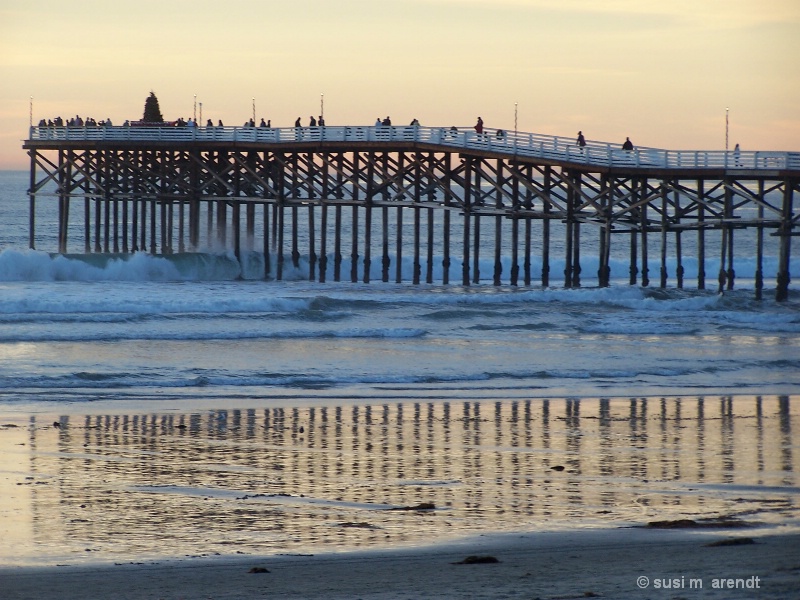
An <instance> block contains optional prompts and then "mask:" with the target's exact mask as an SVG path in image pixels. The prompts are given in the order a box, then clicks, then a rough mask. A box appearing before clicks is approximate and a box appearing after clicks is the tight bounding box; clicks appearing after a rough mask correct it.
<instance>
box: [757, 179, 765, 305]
mask: <svg viewBox="0 0 800 600" xmlns="http://www.w3.org/2000/svg"><path fill="white" fill-rule="evenodd" d="M758 200H759V202H758V225H757V228H756V273H755V290H756V300H761V299H762V297H763V290H764V204H763V202H764V180H763V179H759V180H758Z"/></svg>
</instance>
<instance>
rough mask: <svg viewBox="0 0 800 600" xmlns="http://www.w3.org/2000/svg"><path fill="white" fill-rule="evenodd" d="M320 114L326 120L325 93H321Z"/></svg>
mask: <svg viewBox="0 0 800 600" xmlns="http://www.w3.org/2000/svg"><path fill="white" fill-rule="evenodd" d="M319 116H320V118H321V119H322V120H323V121H324V120H325V94H320V95H319Z"/></svg>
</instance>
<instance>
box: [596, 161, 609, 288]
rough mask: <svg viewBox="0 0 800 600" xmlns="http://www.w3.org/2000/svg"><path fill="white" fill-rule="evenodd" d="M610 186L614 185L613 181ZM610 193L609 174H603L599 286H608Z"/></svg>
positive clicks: (601, 184) (601, 186) (598, 261)
mask: <svg viewBox="0 0 800 600" xmlns="http://www.w3.org/2000/svg"><path fill="white" fill-rule="evenodd" d="M610 187H613V182H612V184H611V186H610ZM609 195H613V194H612V192H611V191H610V190H609V184H608V175H605V174H603V176H602V177H601V179H600V214H601V215H602V216H603V218H604V220H603V221H602V224H601V225H600V240H599V244H598V256H597V264H598V267H597V285H598V286H599V287H608V242H609V238H610V231H611V211H610V209H609V205H610V201H609Z"/></svg>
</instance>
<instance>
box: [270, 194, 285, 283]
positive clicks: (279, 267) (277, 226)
mask: <svg viewBox="0 0 800 600" xmlns="http://www.w3.org/2000/svg"><path fill="white" fill-rule="evenodd" d="M278 189H279V190H280V191H279V192H278V201H277V203H276V204H275V209H276V210H277V214H276V215H274V218H273V221H272V227H273V228H274V230H275V233H276V234H277V235H276V242H277V247H276V249H275V251H276V253H277V255H276V259H275V263H276V264H275V271H276V273H275V275H276V277H277V279H278V281H282V280H283V264H284V261H285V260H286V258H285V256H284V254H283V245H284V244H283V232H284V229H285V225H286V205H285V204H284V188H283V186H282V185H281V187H280V188H278Z"/></svg>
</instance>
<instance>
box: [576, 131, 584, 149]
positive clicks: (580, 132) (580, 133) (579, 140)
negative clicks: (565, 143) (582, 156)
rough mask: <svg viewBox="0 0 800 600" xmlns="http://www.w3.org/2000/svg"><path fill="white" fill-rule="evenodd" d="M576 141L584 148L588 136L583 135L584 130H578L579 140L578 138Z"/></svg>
mask: <svg viewBox="0 0 800 600" xmlns="http://www.w3.org/2000/svg"><path fill="white" fill-rule="evenodd" d="M576 143H577V144H578V146H580V147H581V148H583V147H584V146H585V145H586V138H584V137H583V132H582V131H579V132H578V140H577V142H576Z"/></svg>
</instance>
